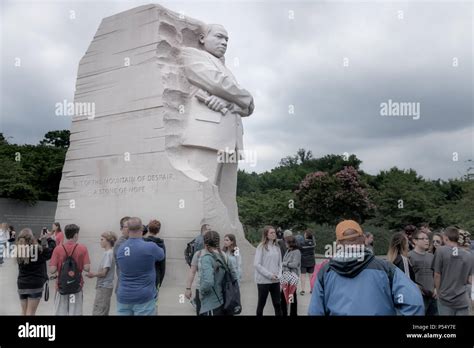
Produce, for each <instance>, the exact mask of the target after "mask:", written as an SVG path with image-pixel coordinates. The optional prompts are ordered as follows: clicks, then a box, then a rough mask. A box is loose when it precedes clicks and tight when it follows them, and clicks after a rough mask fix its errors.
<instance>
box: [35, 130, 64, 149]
mask: <svg viewBox="0 0 474 348" xmlns="http://www.w3.org/2000/svg"><path fill="white" fill-rule="evenodd" d="M69 136H70V132H69V130H67V129H63V130H54V131H49V132H48V133H46V134H45V135H44V139H43V140H41V141H40V145H49V146H55V147H60V148H68V147H69Z"/></svg>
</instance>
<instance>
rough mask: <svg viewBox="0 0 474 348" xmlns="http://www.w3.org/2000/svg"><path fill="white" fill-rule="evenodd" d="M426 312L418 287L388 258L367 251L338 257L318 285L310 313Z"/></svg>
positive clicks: (325, 271)
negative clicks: (356, 255)
mask: <svg viewBox="0 0 474 348" xmlns="http://www.w3.org/2000/svg"><path fill="white" fill-rule="evenodd" d="M397 311H398V312H399V313H400V314H402V315H424V313H425V312H424V305H423V298H422V296H421V292H420V290H419V289H418V287H417V286H416V285H415V283H413V282H412V281H411V280H410V279H408V278H407V277H406V276H405V274H404V273H403V272H402V271H401V270H400V269H399V268H397V267H395V266H394V265H393V264H391V263H389V262H388V261H386V260H383V259H379V258H377V257H375V256H374V255H373V254H372V253H371V252H370V251H368V250H365V251H364V253H363V254H362V255H359V257H350V258H349V257H334V258H332V259H331V261H329V262H328V263H327V264H326V265H324V266H323V267H322V268H321V270H320V272H319V273H318V277H317V280H316V283H315V285H314V289H313V294H312V296H311V302H310V305H309V309H308V314H309V315H396V314H397Z"/></svg>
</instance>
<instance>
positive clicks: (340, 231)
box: [336, 220, 364, 240]
mask: <svg viewBox="0 0 474 348" xmlns="http://www.w3.org/2000/svg"><path fill="white" fill-rule="evenodd" d="M347 230H354V231H356V232H357V234H356V235H354V234H351V235H349V236H344V232H346V231H347ZM363 234H364V232H362V228H361V227H360V225H359V224H358V223H357V222H355V221H354V220H344V221H341V222H340V223H338V224H337V226H336V240H344V239H349V238H354V237H356V236H362V235H363Z"/></svg>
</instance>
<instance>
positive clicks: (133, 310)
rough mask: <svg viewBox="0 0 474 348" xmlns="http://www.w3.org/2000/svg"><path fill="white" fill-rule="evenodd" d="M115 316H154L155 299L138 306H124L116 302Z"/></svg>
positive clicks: (124, 304)
mask: <svg viewBox="0 0 474 348" xmlns="http://www.w3.org/2000/svg"><path fill="white" fill-rule="evenodd" d="M117 315H156V299H154V298H153V299H152V300H151V301H148V302H145V303H140V304H126V303H120V302H118V301H117Z"/></svg>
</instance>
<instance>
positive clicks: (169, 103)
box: [55, 5, 254, 286]
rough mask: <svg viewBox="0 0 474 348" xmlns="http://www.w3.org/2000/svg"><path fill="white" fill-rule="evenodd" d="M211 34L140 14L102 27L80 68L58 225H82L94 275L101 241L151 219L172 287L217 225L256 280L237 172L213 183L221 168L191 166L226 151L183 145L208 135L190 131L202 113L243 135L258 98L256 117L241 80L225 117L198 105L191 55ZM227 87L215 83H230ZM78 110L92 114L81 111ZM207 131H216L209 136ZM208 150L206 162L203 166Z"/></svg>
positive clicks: (155, 8) (150, 12)
mask: <svg viewBox="0 0 474 348" xmlns="http://www.w3.org/2000/svg"><path fill="white" fill-rule="evenodd" d="M203 27H204V28H205V27H206V26H205V24H204V23H202V22H200V21H198V20H195V19H192V18H189V17H184V16H181V15H179V14H178V13H174V12H172V11H169V10H167V9H165V8H164V7H162V6H159V5H145V6H140V7H137V8H134V9H131V10H128V11H125V12H122V13H119V14H116V15H113V16H111V17H107V18H104V19H103V20H102V22H101V24H100V25H99V28H98V30H97V33H96V35H95V36H94V38H93V40H92V42H91V44H90V45H89V48H88V49H87V51H86V53H85V55H84V56H83V58H82V59H81V61H80V63H79V68H78V73H77V82H76V91H75V97H74V104H75V106H76V115H75V116H74V117H73V122H72V127H71V138H70V147H69V149H68V152H67V155H66V161H65V164H64V168H63V174H62V179H61V183H60V189H59V195H58V206H57V210H56V217H55V218H56V220H57V221H59V222H60V223H61V224H62V225H63V226H64V225H66V224H69V223H75V224H77V225H79V226H80V228H81V230H80V233H79V238H80V242H82V243H84V244H86V246H87V247H88V248H89V251H90V254H91V260H92V263H93V266H97V265H98V263H99V260H100V256H101V255H102V251H101V250H100V246H99V239H100V234H101V233H102V232H104V231H107V230H111V231H114V232H116V233H117V234H118V235H119V234H120V231H119V220H120V218H121V217H123V216H138V217H140V218H142V221H143V222H144V223H145V224H146V223H148V221H149V220H150V219H158V220H160V221H161V223H162V229H161V232H160V237H161V238H163V239H164V240H165V243H166V247H167V267H166V268H167V272H166V277H165V279H164V283H163V285H164V286H171V285H181V284H184V282H185V278H186V272H187V270H188V266H187V265H186V264H185V261H184V255H183V251H184V248H185V245H186V243H187V242H189V241H190V240H191V239H192V238H194V237H195V236H197V235H198V233H199V229H200V226H201V224H203V223H208V224H210V225H211V227H212V229H214V230H216V231H218V232H219V233H220V235H221V238H222V239H223V237H224V235H225V234H227V233H233V234H235V235H236V237H237V242H238V245H239V247H240V250H241V254H242V255H243V259H244V265H243V267H244V280H245V279H249V277H250V274H251V272H250V271H251V267H252V262H251V260H252V256H253V252H254V251H253V247H252V246H251V245H250V243H248V242H247V241H246V240H245V237H244V233H243V229H242V225H241V223H240V221H239V219H238V213H237V205H236V202H235V190H236V187H235V185H233V182H234V181H235V182H236V168H237V167H236V165H235V167H232V168H231V171H230V172H229V173H230V174H228V173H227V172H226V171H225V170H226V169H221V166H218V167H217V168H218V173H217V174H216V177H215V178H210V176H212V175H213V174H214V172H212V170H213V169H211V174H212V175H209V176H206V175H205V174H206V173H207V172H206V170H207V169H208V168H207V167H206V166H204V167H203V168H196V167H195V165H194V164H193V163H198V164H199V163H200V162H199V159H200V158H212V156H213V155H212V154H213V153H214V154H215V155H216V157H217V152H218V151H219V150H220V149H216V148H215V147H214V148H211V149H209V148H206V146H203V147H201V146H199V145H196V144H194V143H193V144H187V143H186V140H185V139H186V137H187V136H189V135H191V136H194V135H196V134H197V135H199V134H202V133H200V131H197V132H195V131H194V128H193V127H194V126H193V123H192V122H194V121H195V119H199V117H198V116H199V115H200V114H201V113H202V112H201V111H199V109H198V107H199V108H204V109H206V110H207V111H206V112H207V113H209V112H210V113H214V115H212V117H214V119H215V120H211V121H209V122H211V123H212V122H214V123H213V124H214V125H221V124H224V123H225V122H227V123H229V124H230V123H231V122H234V123H235V124H234V126H236V127H241V123H239V122H241V121H240V116H248V114H250V113H251V111H253V99H252V107H251V110H250V111H248V110H247V111H246V112H245V111H242V110H243V109H245V105H244V104H245V103H248V100H250V99H248V95H247V94H245V93H246V91H245V90H243V89H241V87H240V86H238V84H237V83H236V82H235V81H234V82H235V86H238V88H240V90H236V91H237V92H235V89H234V90H233V91H232V93H234V95H236V94H239V93H240V95H238V96H237V97H235V99H234V100H229V99H225V98H224V100H227V102H226V108H225V109H224V110H223V109H222V108H221V110H220V111H219V112H218V111H213V110H210V109H209V108H208V107H207V106H206V104H205V103H204V102H203V100H202V98H201V99H199V96H198V95H197V93H196V88H197V87H196V86H193V82H192V81H194V80H192V79H191V77H190V75H189V74H191V72H190V70H189V71H188V70H187V67H186V64H188V63H186V59H187V58H186V57H184V58H183V52H188V51H190V52H195V51H197V52H198V53H199V54H201V51H203V49H202V47H201V46H200V41H199V38H200V33H201V32H202V28H203ZM193 50H194V51H193ZM205 54H208V53H207V52H206V53H205ZM203 57H204V58H206V56H203ZM210 59H211V60H212V59H213V58H212V57H211V58H210ZM220 61H222V64H223V59H222V60H220ZM190 64H191V65H193V67H194V63H190ZM216 64H217V65H219V64H220V63H219V61H216ZM218 68H219V69H224V68H222V67H218ZM229 74H230V72H229ZM229 76H230V75H229ZM232 78H233V76H232ZM226 79H227V80H228V78H227V77H226V78H224V80H223V81H220V80H219V81H217V82H216V83H222V84H225V83H227V82H226V81H227V80H226ZM234 80H235V78H234ZM190 81H191V82H190ZM234 82H231V83H234ZM204 87H205V86H201V85H199V89H200V90H199V91H198V93H201V92H202V91H203V90H204V93H205V97H204V98H206V97H209V96H211V95H217V96H219V97H221V98H223V97H224V96H225V95H224V92H226V91H224V90H223V89H222V88H221V87H220V86H219V85H217V87H215V88H214V87H212V86H209V87H208V89H211V90H212V91H209V90H206V89H205V88H204ZM224 87H225V88H227V85H224ZM242 91H245V92H242ZM206 93H207V94H206ZM242 93H243V94H242ZM234 95H231V94H229V98H234ZM239 98H240V99H239ZM244 99H245V100H247V101H245V102H243V101H242V100H244ZM239 104H240V105H239ZM78 105H79V106H83V107H84V109H82V110H93V112H92V113H91V112H89V113H85V112H80V111H81V109H80V108H78V107H77V106H78ZM196 105H197V106H196ZM86 106H87V107H86ZM247 106H248V105H247ZM78 109H79V112H77V110H78ZM249 109H250V108H249ZM227 110H228V111H227ZM224 111H225V112H224ZM238 112H240V114H238ZM197 114H199V115H198V116H197ZM204 122H205V121H204ZM206 126H207V124H206ZM210 126H212V125H210ZM237 129H238V128H237ZM209 131H213V130H212V128H209V129H208V130H204V131H203V132H209ZM218 133H221V132H218ZM209 134H211V133H209ZM209 134H207V135H206V136H209ZM215 136H216V137H219V136H220V134H215ZM240 136H241V135H240ZM203 149H204V150H203ZM237 149H238V148H233V149H230V152H232V151H234V150H237ZM201 150H202V151H204V152H205V154H206V156H208V157H199V156H201V154H200V151H201ZM222 151H227V150H225V149H222ZM193 158H194V159H198V161H197V162H193V161H192V160H191V159H193ZM211 162H212V161H211ZM211 164H212V163H211ZM211 167H212V168H214V167H213V164H212V165H211V166H210V168H211ZM234 170H235V180H234V178H233V173H234V172H233V171H234ZM228 178H231V179H232V180H233V181H230V182H229V183H230V184H229V183H227V184H226V186H225V188H223V187H224V185H223V184H221V183H222V182H224V181H225V180H227V179H228ZM232 185H233V186H234V187H233V188H232Z"/></svg>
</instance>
